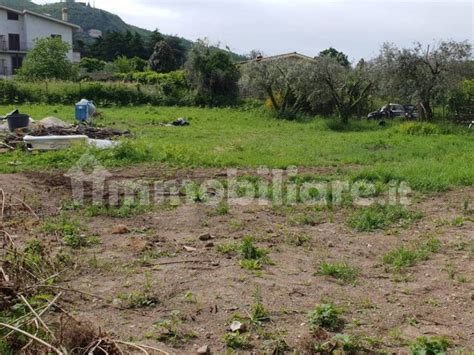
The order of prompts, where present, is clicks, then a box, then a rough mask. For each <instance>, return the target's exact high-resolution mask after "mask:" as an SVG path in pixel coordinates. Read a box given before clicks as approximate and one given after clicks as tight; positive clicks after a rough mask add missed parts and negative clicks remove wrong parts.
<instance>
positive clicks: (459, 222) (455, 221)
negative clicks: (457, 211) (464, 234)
mask: <svg viewBox="0 0 474 355" xmlns="http://www.w3.org/2000/svg"><path fill="white" fill-rule="evenodd" d="M464 221H465V220H464V217H463V216H458V217H456V218H454V219H453V220H452V221H451V223H450V225H451V226H452V227H462V226H464Z"/></svg>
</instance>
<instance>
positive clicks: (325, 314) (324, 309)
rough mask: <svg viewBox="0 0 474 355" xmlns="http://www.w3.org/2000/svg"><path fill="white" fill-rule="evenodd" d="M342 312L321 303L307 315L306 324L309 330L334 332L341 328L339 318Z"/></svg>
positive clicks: (341, 322)
mask: <svg viewBox="0 0 474 355" xmlns="http://www.w3.org/2000/svg"><path fill="white" fill-rule="evenodd" d="M341 314H342V310H341V309H339V308H336V307H335V306H334V305H333V304H331V303H322V304H320V305H318V306H317V307H316V308H315V309H314V310H313V311H312V312H310V313H309V314H308V324H309V328H310V329H311V330H316V329H318V328H323V329H326V330H330V331H336V330H339V329H341V328H342V326H343V325H344V321H343V320H342V319H341V318H340V317H339V316H340V315H341Z"/></svg>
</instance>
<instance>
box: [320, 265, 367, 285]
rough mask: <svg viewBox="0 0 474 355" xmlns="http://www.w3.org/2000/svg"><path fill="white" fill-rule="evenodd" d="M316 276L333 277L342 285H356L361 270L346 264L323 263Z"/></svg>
mask: <svg viewBox="0 0 474 355" xmlns="http://www.w3.org/2000/svg"><path fill="white" fill-rule="evenodd" d="M315 274H316V275H326V276H331V277H333V278H335V279H337V280H339V281H341V282H342V283H354V282H355V281H356V279H357V276H358V275H359V270H358V269H356V268H354V267H352V266H350V265H348V264H346V263H334V264H331V263H328V262H322V263H321V264H319V269H318V271H316V273H315Z"/></svg>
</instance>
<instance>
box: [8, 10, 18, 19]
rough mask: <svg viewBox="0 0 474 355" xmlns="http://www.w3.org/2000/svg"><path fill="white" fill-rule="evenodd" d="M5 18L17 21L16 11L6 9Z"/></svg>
mask: <svg viewBox="0 0 474 355" xmlns="http://www.w3.org/2000/svg"><path fill="white" fill-rule="evenodd" d="M7 19H9V20H12V21H18V14H17V13H16V12H12V11H7Z"/></svg>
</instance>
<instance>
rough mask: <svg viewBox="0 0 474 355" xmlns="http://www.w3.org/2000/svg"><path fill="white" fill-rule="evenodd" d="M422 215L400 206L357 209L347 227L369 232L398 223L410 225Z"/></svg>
mask: <svg viewBox="0 0 474 355" xmlns="http://www.w3.org/2000/svg"><path fill="white" fill-rule="evenodd" d="M421 217H422V215H421V214H420V213H415V212H411V211H409V210H407V209H406V208H405V207H404V206H402V205H380V204H375V205H371V206H369V207H364V208H360V209H358V210H357V211H356V212H355V213H354V214H353V215H352V216H351V217H350V218H349V220H348V224H349V226H351V227H352V228H354V229H356V230H358V231H360V232H369V231H374V230H376V229H384V228H387V227H390V226H392V225H393V224H395V223H398V222H404V223H410V222H412V221H414V220H417V219H420V218H421Z"/></svg>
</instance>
